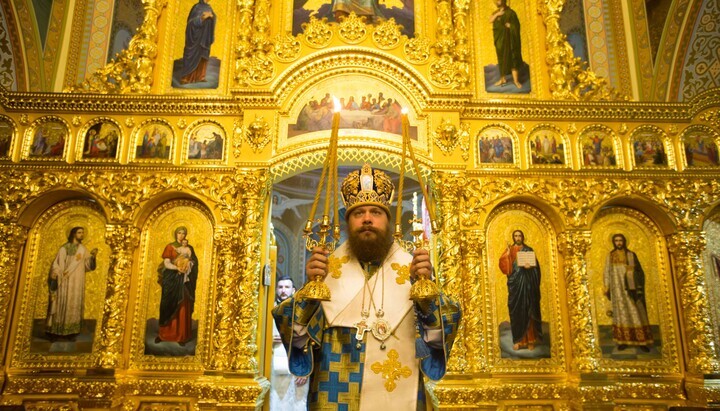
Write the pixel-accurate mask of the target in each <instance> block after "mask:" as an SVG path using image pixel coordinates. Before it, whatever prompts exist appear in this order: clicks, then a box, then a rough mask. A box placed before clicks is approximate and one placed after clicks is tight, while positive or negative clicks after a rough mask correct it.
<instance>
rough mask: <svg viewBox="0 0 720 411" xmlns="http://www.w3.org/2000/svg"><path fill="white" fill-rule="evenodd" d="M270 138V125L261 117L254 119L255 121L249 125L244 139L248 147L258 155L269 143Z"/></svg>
mask: <svg viewBox="0 0 720 411" xmlns="http://www.w3.org/2000/svg"><path fill="white" fill-rule="evenodd" d="M270 138H271V134H270V125H269V124H268V123H267V121H265V119H264V118H263V117H255V121H253V122H252V123H250V125H249V126H248V127H247V131H246V132H245V139H246V140H247V142H248V144H250V147H252V149H253V151H254V152H256V153H258V152H260V151H262V150H263V149H264V148H265V146H266V145H267V143H269V142H270Z"/></svg>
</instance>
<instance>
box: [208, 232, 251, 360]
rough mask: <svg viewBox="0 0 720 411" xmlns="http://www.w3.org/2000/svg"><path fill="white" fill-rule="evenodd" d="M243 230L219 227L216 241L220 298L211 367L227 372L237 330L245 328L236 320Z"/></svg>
mask: <svg viewBox="0 0 720 411" xmlns="http://www.w3.org/2000/svg"><path fill="white" fill-rule="evenodd" d="M239 232H240V230H239V229H238V228H236V227H227V226H221V227H215V233H214V236H213V242H214V244H215V250H216V251H215V253H216V255H217V257H218V261H219V264H218V269H217V276H216V278H217V285H216V288H217V295H216V296H215V307H214V312H215V316H214V320H215V321H214V323H213V332H212V354H211V357H210V364H209V365H210V368H212V369H215V370H225V369H228V368H230V364H231V362H232V360H231V357H232V343H233V338H232V337H233V330H234V328H235V327H238V325H239V326H241V327H242V325H243V324H242V323H241V324H237V322H236V321H235V315H234V310H233V307H234V306H235V303H236V300H237V298H239V295H238V290H239V289H240V284H239V282H240V281H239V279H240V276H239V275H237V274H236V273H237V272H238V271H237V256H238V250H239V244H240V240H239V237H240V234H239Z"/></svg>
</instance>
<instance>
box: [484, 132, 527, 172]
mask: <svg viewBox="0 0 720 411" xmlns="http://www.w3.org/2000/svg"><path fill="white" fill-rule="evenodd" d="M476 147H477V157H476V162H477V165H478V166H479V167H513V166H516V165H517V164H518V163H517V162H518V160H519V159H518V147H517V137H516V136H515V134H514V132H513V131H512V130H511V129H510V128H509V127H507V126H505V125H504V124H491V125H488V126H487V127H485V128H483V129H482V130H480V131H479V132H478V135H477V146H476Z"/></svg>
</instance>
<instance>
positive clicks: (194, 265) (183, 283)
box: [132, 200, 213, 370]
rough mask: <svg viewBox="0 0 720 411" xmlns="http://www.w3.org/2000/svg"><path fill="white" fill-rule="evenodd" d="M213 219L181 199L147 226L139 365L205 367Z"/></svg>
mask: <svg viewBox="0 0 720 411" xmlns="http://www.w3.org/2000/svg"><path fill="white" fill-rule="evenodd" d="M210 221H211V218H210V215H209V213H208V212H207V210H205V209H204V208H203V207H202V206H201V205H199V204H197V203H195V202H192V201H186V200H176V201H172V202H169V203H165V204H164V205H162V206H160V207H159V208H158V209H157V210H155V212H153V214H152V215H151V216H150V218H149V219H148V222H147V224H146V225H145V227H144V228H143V234H142V236H143V238H142V244H141V248H142V250H141V252H142V261H141V267H142V275H141V278H140V279H139V290H140V291H139V292H140V296H141V297H140V298H139V299H138V301H137V304H136V307H135V311H136V318H137V320H136V321H135V324H134V330H133V340H132V341H133V342H132V361H133V363H135V364H136V365H137V366H138V367H141V368H148V369H153V368H154V367H158V366H160V363H162V364H165V365H163V367H171V368H173V369H178V370H179V369H196V368H197V367H199V366H200V354H201V353H202V352H203V351H204V350H205V347H206V346H207V341H206V336H204V334H203V333H204V331H205V330H206V329H207V328H206V320H207V319H206V315H209V314H210V312H209V311H208V310H207V308H206V305H207V304H206V302H207V298H208V296H207V293H208V287H209V284H210V283H211V279H210V276H211V273H212V272H213V270H212V267H213V264H212V255H213V252H212V250H213V247H212V235H213V234H212V232H213V230H212V224H211V222H210ZM188 357H192V359H188Z"/></svg>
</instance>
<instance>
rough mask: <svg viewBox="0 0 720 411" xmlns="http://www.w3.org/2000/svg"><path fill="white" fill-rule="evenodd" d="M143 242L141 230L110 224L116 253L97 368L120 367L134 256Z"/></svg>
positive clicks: (109, 234) (112, 256) (109, 239)
mask: <svg viewBox="0 0 720 411" xmlns="http://www.w3.org/2000/svg"><path fill="white" fill-rule="evenodd" d="M139 241H140V229H138V228H137V227H134V226H131V225H128V224H108V225H107V227H106V230H105V242H106V243H107V244H108V245H109V246H110V249H111V250H112V253H111V254H110V267H109V269H108V285H107V291H106V293H105V305H104V307H103V318H102V329H101V334H100V339H99V344H98V347H99V351H100V352H99V356H98V359H97V366H98V367H100V368H115V367H117V366H118V365H120V359H121V357H122V348H123V340H124V336H125V334H124V330H125V322H126V319H125V317H126V315H125V313H126V312H127V304H128V290H129V288H130V279H131V278H132V262H133V254H134V251H135V248H137V246H138V243H139Z"/></svg>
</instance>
